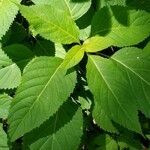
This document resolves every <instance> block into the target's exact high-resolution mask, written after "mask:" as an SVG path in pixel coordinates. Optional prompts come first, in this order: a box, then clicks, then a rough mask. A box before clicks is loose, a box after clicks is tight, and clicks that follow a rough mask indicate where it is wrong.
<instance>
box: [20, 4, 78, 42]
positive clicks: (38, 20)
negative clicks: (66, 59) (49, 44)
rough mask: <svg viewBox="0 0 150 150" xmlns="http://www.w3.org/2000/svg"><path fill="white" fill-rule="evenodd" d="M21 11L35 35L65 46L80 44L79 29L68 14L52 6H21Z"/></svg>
mask: <svg viewBox="0 0 150 150" xmlns="http://www.w3.org/2000/svg"><path fill="white" fill-rule="evenodd" d="M20 9H21V13H22V15H23V16H24V17H25V18H26V19H27V20H28V21H29V23H30V26H31V28H32V30H33V32H34V33H35V32H36V33H38V34H40V35H41V36H42V37H44V38H45V39H48V40H52V41H53V42H58V43H63V44H69V43H73V42H79V39H78V36H79V29H78V27H77V26H76V24H75V23H74V21H73V20H72V19H71V17H70V16H68V15H67V13H66V12H64V11H61V10H59V9H56V8H55V7H53V6H51V5H38V6H36V5H34V6H30V7H27V6H21V8H20ZM60 18H61V19H60Z"/></svg>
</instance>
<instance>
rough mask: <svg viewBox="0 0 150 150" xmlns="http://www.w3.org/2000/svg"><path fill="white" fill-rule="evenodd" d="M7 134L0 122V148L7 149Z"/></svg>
mask: <svg viewBox="0 0 150 150" xmlns="http://www.w3.org/2000/svg"><path fill="white" fill-rule="evenodd" d="M7 142H8V141H7V134H6V133H5V132H4V130H3V125H2V124H0V149H1V150H9V148H8V144H7Z"/></svg>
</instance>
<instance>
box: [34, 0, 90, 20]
mask: <svg viewBox="0 0 150 150" xmlns="http://www.w3.org/2000/svg"><path fill="white" fill-rule="evenodd" d="M33 2H34V3H35V4H47V5H52V6H54V7H55V8H56V9H61V10H63V11H66V12H67V13H68V15H70V16H71V17H72V18H73V19H74V20H77V19H78V18H80V17H81V16H82V15H84V14H85V13H86V12H87V11H88V9H89V8H90V6H91V0H84V1H72V0H51V1H50V0H43V1H41V0H33Z"/></svg>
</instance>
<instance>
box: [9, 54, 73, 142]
mask: <svg viewBox="0 0 150 150" xmlns="http://www.w3.org/2000/svg"><path fill="white" fill-rule="evenodd" d="M61 64H62V59H60V58H54V57H46V56H45V57H44V56H43V57H39V58H35V59H33V60H32V61H31V62H30V63H29V65H27V67H26V68H25V70H24V73H23V77H22V82H21V85H20V86H19V88H18V91H17V93H16V96H15V98H14V101H13V102H12V105H11V108H10V115H9V119H8V121H9V124H10V128H9V134H10V137H11V140H12V141H14V140H16V139H17V138H19V137H21V136H22V135H23V134H25V133H27V132H29V131H31V130H32V129H34V128H36V127H38V126H40V125H41V124H42V123H43V122H44V121H46V120H47V119H48V118H49V117H50V116H52V115H53V114H54V113H55V112H56V111H57V110H58V108H59V107H60V106H61V105H62V104H63V102H64V101H66V100H67V98H68V97H69V95H70V93H71V92H72V91H73V89H74V87H75V84H76V74H75V72H70V73H69V72H67V74H66V71H65V70H63V69H61ZM37 112H38V114H37Z"/></svg>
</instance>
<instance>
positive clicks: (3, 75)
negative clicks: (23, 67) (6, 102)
mask: <svg viewBox="0 0 150 150" xmlns="http://www.w3.org/2000/svg"><path fill="white" fill-rule="evenodd" d="M20 80H21V71H20V69H19V67H18V66H17V65H16V64H15V63H14V62H12V60H11V59H9V57H8V56H7V55H6V54H5V53H4V51H3V50H2V49H1V48H0V89H12V88H16V87H17V86H18V85H19V84H20Z"/></svg>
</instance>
